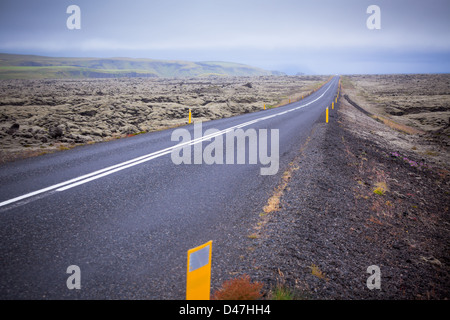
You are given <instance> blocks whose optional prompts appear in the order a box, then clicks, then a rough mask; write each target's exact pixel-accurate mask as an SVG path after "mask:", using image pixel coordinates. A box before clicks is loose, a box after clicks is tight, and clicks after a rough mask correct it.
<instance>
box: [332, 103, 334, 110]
mask: <svg viewBox="0 0 450 320" xmlns="http://www.w3.org/2000/svg"><path fill="white" fill-rule="evenodd" d="M331 109H333V110H334V102H332V103H331Z"/></svg>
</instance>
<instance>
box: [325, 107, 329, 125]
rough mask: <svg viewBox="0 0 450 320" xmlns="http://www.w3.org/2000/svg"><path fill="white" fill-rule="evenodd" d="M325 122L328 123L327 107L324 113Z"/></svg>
mask: <svg viewBox="0 0 450 320" xmlns="http://www.w3.org/2000/svg"><path fill="white" fill-rule="evenodd" d="M325 122H326V123H328V107H327V111H326V115H325Z"/></svg>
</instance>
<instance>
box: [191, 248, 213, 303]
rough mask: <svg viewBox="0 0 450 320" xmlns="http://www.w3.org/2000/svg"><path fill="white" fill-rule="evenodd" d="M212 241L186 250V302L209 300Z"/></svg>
mask: <svg viewBox="0 0 450 320" xmlns="http://www.w3.org/2000/svg"><path fill="white" fill-rule="evenodd" d="M211 252H212V241H208V242H207V243H205V244H202V245H201V246H198V247H196V248H193V249H190V250H188V256H187V277H186V300H209V299H210V287H211Z"/></svg>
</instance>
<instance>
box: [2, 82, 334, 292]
mask: <svg viewBox="0 0 450 320" xmlns="http://www.w3.org/2000/svg"><path fill="white" fill-rule="evenodd" d="M338 79H339V77H337V76H336V77H333V78H332V79H331V80H330V81H329V82H328V83H327V84H325V85H324V86H323V87H322V88H321V89H319V90H318V91H316V92H314V93H313V94H311V95H310V96H308V97H306V98H305V99H303V100H300V101H298V102H294V103H291V104H289V105H286V106H283V107H279V108H274V109H268V110H261V111H260V112H254V113H248V114H244V115H240V116H236V117H232V118H224V119H220V120H214V121H208V122H205V123H202V130H203V131H206V130H209V131H207V132H210V133H211V132H212V133H213V134H212V135H211V136H209V137H208V136H206V137H202V136H200V137H199V136H198V135H197V136H196V133H195V126H194V124H191V125H187V126H184V127H182V128H178V129H170V130H165V131H159V132H152V133H147V134H142V135H138V136H135V137H132V138H127V139H121V140H115V141H110V142H104V143H98V144H94V145H86V146H83V147H77V148H75V149H72V150H68V151H64V152H59V153H55V154H48V155H44V156H40V157H36V158H30V159H25V160H20V161H16V162H13V163H8V164H5V165H3V166H1V167H0V181H1V184H0V257H1V259H0V299H184V298H185V284H186V283H185V277H186V254H187V250H189V249H190V248H194V247H196V246H199V245H201V244H203V243H205V242H207V241H209V240H212V241H213V250H212V252H213V258H212V282H213V284H215V283H219V282H220V281H221V279H223V278H224V277H225V276H226V274H228V273H229V272H232V271H234V268H235V265H236V264H237V263H238V262H239V256H240V255H242V254H245V250H244V249H243V248H242V238H243V237H245V236H246V235H247V234H246V232H248V230H249V229H250V228H251V225H252V223H253V222H254V221H255V218H256V217H257V215H258V213H259V212H261V210H262V208H263V206H264V205H265V202H266V201H267V198H268V197H269V196H270V193H271V191H272V190H273V188H274V187H275V186H276V185H277V183H278V181H279V179H280V176H281V175H282V173H283V168H285V167H286V166H287V165H288V163H289V162H290V161H291V160H292V159H293V157H294V156H295V154H296V152H298V150H299V148H300V146H301V145H302V143H303V142H304V141H305V140H306V138H307V137H308V136H309V134H310V132H311V128H312V126H313V124H314V123H315V122H316V121H325V109H326V107H329V106H331V103H332V101H333V100H334V99H335V96H336V92H337V87H338ZM194 120H195V119H194ZM197 128H198V124H197ZM180 129H181V130H183V131H182V132H183V133H185V134H190V136H191V137H192V140H190V141H184V142H186V143H185V145H184V146H185V147H186V150H188V149H187V148H188V147H189V148H190V150H191V151H192V159H193V161H192V162H193V163H192V164H186V163H182V164H175V163H174V161H173V157H172V155H173V153H174V152H175V151H177V152H178V151H179V150H178V149H177V148H176V146H177V145H178V143H179V140H176V141H172V134H173V133H174V131H175V130H180ZM211 129H214V131H212V130H211ZM237 129H242V130H244V131H245V130H249V129H250V130H253V131H254V132H257V133H259V132H262V131H264V130H266V131H267V132H268V136H269V138H270V137H271V136H270V133H271V132H273V131H277V132H278V138H279V140H278V142H279V143H278V147H279V164H277V166H279V169H278V171H277V172H276V174H269V175H263V174H261V168H262V167H267V166H268V165H263V164H261V163H256V164H251V163H248V162H249V161H246V163H245V164H237V163H236V162H237V158H236V159H235V160H236V161H234V164H231V163H230V162H227V161H224V163H223V164H206V163H205V162H204V161H202V163H201V164H195V163H194V162H195V161H194V160H195V157H196V156H197V155H198V153H196V152H197V151H200V152H202V151H203V150H204V149H205V148H208V146H210V145H211V143H212V141H220V140H222V141H223V142H224V144H225V140H226V139H225V138H226V134H227V133H229V132H233V131H235V130H237ZM263 129H264V130H263ZM178 132H180V131H178ZM197 133H198V131H197ZM269 140H270V139H268V141H269ZM258 141H259V142H261V140H258ZM275 142H276V141H275V140H270V141H269V142H268V152H269V153H270V150H273V149H271V144H272V143H275ZM224 148H225V147H224ZM237 148H238V145H237V144H235V145H234V149H233V150H234V155H235V157H237V155H238V154H239V153H240V152H241V151H242V150H244V149H242V148H241V149H239V150H238V149H237ZM260 148H261V145H259V147H258V150H259V149H260ZM250 149H251V148H250ZM250 149H249V148H246V149H245V150H247V151H246V152H247V153H246V159H247V160H248V159H249V152H250V151H249V150H250ZM174 150H175V151H174ZM216 150H219V149H216ZM227 150H228V149H224V159H225V157H226V155H225V154H226V152H227ZM200 155H201V153H200ZM72 265H76V266H78V267H79V270H80V283H81V288H80V289H69V288H68V286H67V280H68V278H69V277H70V276H71V274H70V273H67V268H68V267H69V266H72Z"/></svg>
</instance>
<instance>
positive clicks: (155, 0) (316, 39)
mask: <svg viewBox="0 0 450 320" xmlns="http://www.w3.org/2000/svg"><path fill="white" fill-rule="evenodd" d="M72 4H75V5H78V6H79V7H80V9H81V29H80V30H69V29H68V28H67V26H66V21H67V19H68V18H69V16H70V14H68V13H66V9H67V7H68V6H69V5H72ZM369 5H378V6H379V7H380V9H381V29H379V30H369V29H368V28H367V26H366V20H367V19H368V18H369V16H370V14H368V13H367V12H366V10H367V8H368V6H369ZM449 17H450V0H426V1H425V0H424V1H414V0H388V1H387V0H370V1H366V0H303V1H302V0H237V1H235V0H223V1H219V0H127V1H123V0H90V1H89V0H69V1H67V0H39V1H37V0H36V1H25V0H1V1H0V52H4V53H22V54H39V55H47V56H63V57H80V56H83V57H132V58H153V59H169V60H173V59H176V60H190V61H232V62H239V63H245V64H250V65H253V66H257V67H261V68H264V69H269V70H279V71H284V72H286V73H288V74H295V73H297V72H304V73H308V74H335V73H338V74H351V73H428V72H430V73H435V72H450V19H449Z"/></svg>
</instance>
